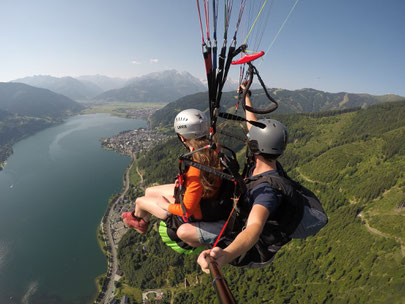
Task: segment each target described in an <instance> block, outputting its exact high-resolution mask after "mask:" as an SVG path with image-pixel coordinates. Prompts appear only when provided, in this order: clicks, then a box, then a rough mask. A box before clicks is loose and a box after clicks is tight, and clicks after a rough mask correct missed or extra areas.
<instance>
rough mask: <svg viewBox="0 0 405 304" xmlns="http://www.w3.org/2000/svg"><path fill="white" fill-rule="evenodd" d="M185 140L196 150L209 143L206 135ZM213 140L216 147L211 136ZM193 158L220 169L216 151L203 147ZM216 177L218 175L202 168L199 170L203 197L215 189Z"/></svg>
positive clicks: (215, 141) (214, 139)
mask: <svg viewBox="0 0 405 304" xmlns="http://www.w3.org/2000/svg"><path fill="white" fill-rule="evenodd" d="M187 142H188V144H189V145H190V146H191V147H193V148H194V149H196V150H197V149H198V148H202V147H204V146H206V145H209V144H210V142H209V140H208V138H206V137H203V138H198V139H189V140H187ZM213 142H214V143H215V145H216V147H217V148H218V143H217V140H216V138H215V137H214V138H213ZM193 160H194V161H196V162H198V163H200V164H203V165H206V166H209V167H211V168H213V169H217V170H221V162H220V160H219V156H218V153H216V152H215V151H214V150H213V149H204V150H201V151H199V152H196V153H194V154H193ZM218 179H219V177H218V176H216V175H214V174H211V173H208V172H206V171H203V170H201V171H200V182H201V185H202V186H203V194H202V196H203V197H207V196H210V195H212V193H213V192H214V191H216V190H217V187H215V186H216V184H217V182H218Z"/></svg>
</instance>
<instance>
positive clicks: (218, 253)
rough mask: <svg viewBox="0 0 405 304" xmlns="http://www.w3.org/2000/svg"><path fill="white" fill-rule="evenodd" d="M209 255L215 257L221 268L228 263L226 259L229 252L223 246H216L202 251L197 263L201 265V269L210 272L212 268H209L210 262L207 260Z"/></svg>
mask: <svg viewBox="0 0 405 304" xmlns="http://www.w3.org/2000/svg"><path fill="white" fill-rule="evenodd" d="M207 256H211V257H212V258H214V259H215V262H217V264H218V267H219V268H221V267H222V266H223V265H225V264H227V261H226V257H227V254H226V252H225V251H224V250H223V249H222V248H219V247H215V248H213V249H209V250H204V251H203V252H201V253H200V256H199V257H198V259H197V263H198V264H199V265H200V266H201V270H202V271H204V272H205V273H210V270H209V268H208V262H207V260H206V257H207Z"/></svg>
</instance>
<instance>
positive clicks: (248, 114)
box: [241, 85, 257, 131]
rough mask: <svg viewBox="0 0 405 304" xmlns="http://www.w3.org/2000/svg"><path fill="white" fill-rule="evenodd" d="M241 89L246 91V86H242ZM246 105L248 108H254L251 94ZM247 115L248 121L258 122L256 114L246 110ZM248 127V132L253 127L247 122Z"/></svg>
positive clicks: (247, 95) (246, 99) (247, 97)
mask: <svg viewBox="0 0 405 304" xmlns="http://www.w3.org/2000/svg"><path fill="white" fill-rule="evenodd" d="M241 88H242V89H243V90H244V89H245V86H243V85H242V86H241ZM245 104H246V105H247V106H249V107H253V106H252V101H251V99H250V96H249V94H246V98H245ZM245 115H246V119H247V120H253V121H257V117H256V114H255V113H253V112H250V111H248V110H246V111H245ZM246 127H247V129H248V131H250V128H251V127H252V125H251V124H250V123H248V122H247V123H246Z"/></svg>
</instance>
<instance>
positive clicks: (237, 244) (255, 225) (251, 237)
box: [197, 205, 270, 273]
mask: <svg viewBox="0 0 405 304" xmlns="http://www.w3.org/2000/svg"><path fill="white" fill-rule="evenodd" d="M269 214H270V213H269V211H268V210H267V208H266V207H264V206H262V205H254V206H253V208H252V210H251V211H250V213H249V218H248V221H247V225H246V228H245V229H244V230H243V231H241V232H240V233H239V234H238V236H237V237H236V238H235V240H234V241H233V242H232V243H231V244H230V245H229V246H228V247H226V248H225V249H223V250H222V249H221V248H219V247H216V248H214V249H213V250H205V251H203V252H202V253H201V254H200V256H199V257H198V261H197V262H198V264H200V266H201V269H202V270H203V271H204V272H206V273H208V272H209V270H208V263H207V262H206V261H205V257H206V256H207V255H211V256H212V257H213V258H215V259H216V262H217V263H218V266H219V267H222V266H223V265H225V264H228V263H229V262H231V261H232V260H234V259H235V258H237V257H239V256H241V255H242V254H244V253H245V252H247V251H248V250H249V249H250V248H252V247H253V246H254V245H255V244H256V243H257V241H258V240H259V236H260V234H261V233H262V231H263V228H264V225H265V223H266V221H267V218H268V216H269Z"/></svg>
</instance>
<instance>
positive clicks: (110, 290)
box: [98, 155, 135, 304]
mask: <svg viewBox="0 0 405 304" xmlns="http://www.w3.org/2000/svg"><path fill="white" fill-rule="evenodd" d="M134 157H135V156H134V155H132V160H134ZM134 163H135V162H134V161H132V163H131V166H130V167H129V168H128V169H127V170H126V172H125V178H124V191H122V193H121V195H120V197H119V198H118V199H116V200H115V201H114V203H112V204H111V207H110V208H109V209H108V211H107V213H106V214H105V217H106V218H107V221H106V224H105V225H104V227H103V228H104V235H105V236H106V237H107V239H106V240H105V241H106V243H107V246H108V248H110V250H109V253H110V255H111V261H109V262H108V271H107V273H110V278H109V282H108V286H107V289H106V291H105V293H104V297H103V298H102V299H100V301H99V302H98V303H105V304H108V303H110V302H111V300H112V299H113V298H114V293H115V284H114V283H115V281H114V277H115V274H116V273H117V270H118V255H117V246H118V244H114V240H113V236H112V232H111V225H112V224H113V219H112V216H111V213H112V210H114V207H115V204H117V202H119V201H122V200H123V199H124V197H125V195H126V194H127V192H128V190H129V172H130V170H131V169H132V166H133V165H134Z"/></svg>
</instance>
